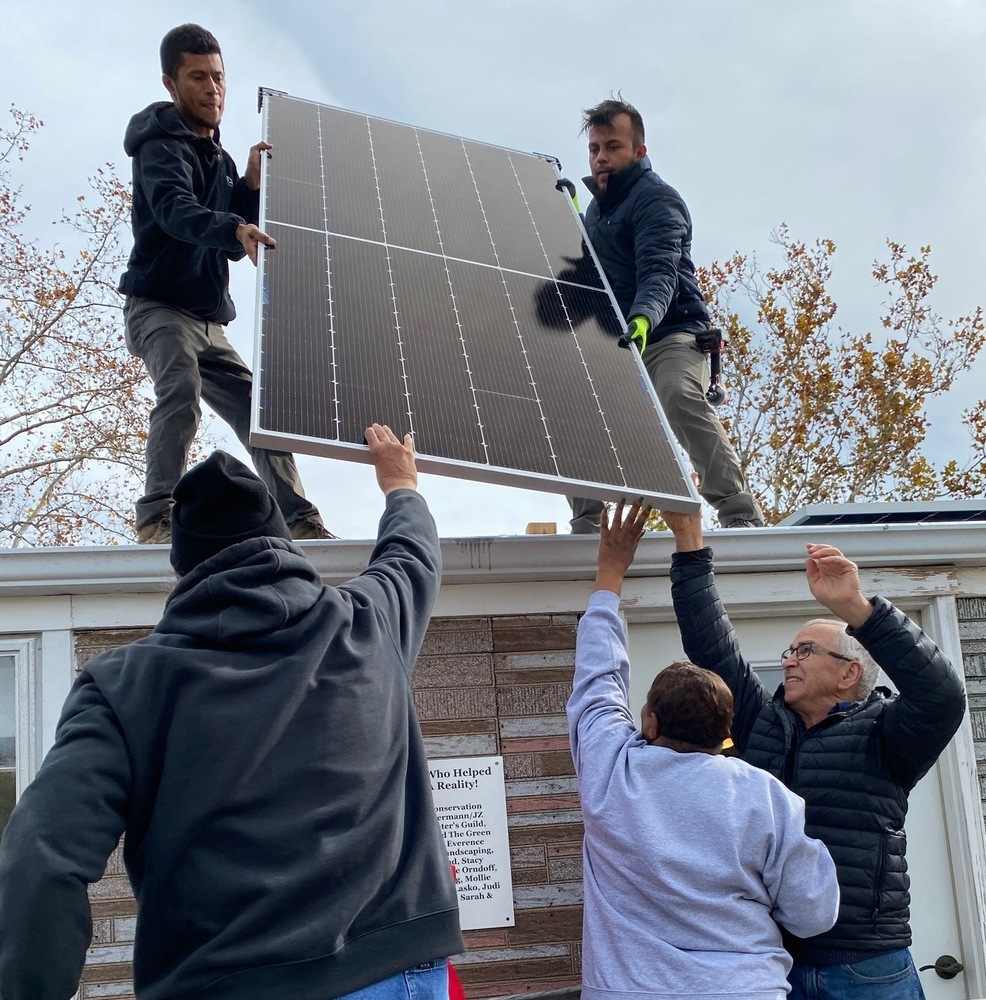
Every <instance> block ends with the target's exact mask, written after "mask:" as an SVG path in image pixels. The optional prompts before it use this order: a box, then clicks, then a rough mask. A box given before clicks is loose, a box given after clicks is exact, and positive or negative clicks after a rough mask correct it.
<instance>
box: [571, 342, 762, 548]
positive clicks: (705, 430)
mask: <svg viewBox="0 0 986 1000" xmlns="http://www.w3.org/2000/svg"><path fill="white" fill-rule="evenodd" d="M644 366H645V367H646V368H647V373H648V374H649V375H650V377H651V382H653V383H654V390H655V391H656V392H657V398H658V399H659V400H660V401H661V406H662V407H663V409H664V412H665V414H666V415H667V418H668V423H669V424H670V425H671V430H672V431H674V435H675V437H676V438H677V439H678V441H679V442H680V444H681V446H682V447H683V448H684V449H685V451H686V452H687V453H688V457H689V458H690V459H691V463H692V465H693V466H694V467H695V471H696V472H697V473H698V476H699V492H700V493H701V494H702V496H703V497H704V498H705V499H706V500H707V501H708V502H709V503H710V504H711V505H712V506H713V507H715V509H716V512H717V513H718V515H719V522H720V523H721V524H727V523H728V522H730V521H734V520H744V521H755V522H760V523H763V516H762V514H761V513H760V509H759V508H758V507H757V504H756V501H755V500H754V499H753V497H752V495H751V494H750V491H749V489H748V488H747V485H746V481H745V480H744V478H743V472H742V470H741V469H740V463H739V458H738V457H737V455H736V452H735V451H734V450H733V446H732V445H731V444H730V442H729V438H728V437H727V436H726V430H725V428H724V427H723V426H722V424H721V423H720V422H719V418H718V417H717V416H716V411H715V409H714V408H713V407H712V405H711V404H710V403H709V401H708V400H707V399H706V398H705V393H706V390H707V389H708V388H709V363H708V359H707V358H706V356H705V354H703V353H702V351H700V350H699V348H698V344H697V343H696V340H695V335H694V334H693V333H670V334H668V335H667V336H666V337H662V338H661V339H660V340H658V341H656V342H655V343H653V344H651V345H650V346H649V347H648V348H647V350H646V351H645V353H644ZM568 502H569V505H570V506H571V508H572V514H573V517H572V531H573V532H575V533H576V534H583V533H587V532H592V531H595V530H596V529H597V526H598V524H599V515H600V512H601V511H602V509H603V504H602V501H601V500H592V499H589V498H586V497H569V500H568Z"/></svg>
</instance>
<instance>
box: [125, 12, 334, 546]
mask: <svg viewBox="0 0 986 1000" xmlns="http://www.w3.org/2000/svg"><path fill="white" fill-rule="evenodd" d="M161 71H162V73H163V77H162V80H163V82H164V86H165V88H166V89H167V90H168V93H169V94H170V95H171V98H172V100H171V101H159V102H156V103H154V104H151V105H149V106H148V107H146V108H145V109H144V110H143V111H139V112H138V113H137V114H135V115H134V116H133V118H131V119H130V124H129V125H128V126H127V132H126V135H125V137H124V141H123V145H124V149H125V150H126V152H127V155H128V156H130V157H131V158H132V159H133V208H132V212H131V216H132V224H133V233H134V247H133V251H132V252H131V254H130V260H129V262H128V264H127V270H126V271H125V272H124V274H123V277H122V278H121V279H120V291H121V292H123V293H124V294H125V295H126V296H127V300H126V304H125V306H124V310H123V311H124V316H125V318H126V335H127V346H128V348H129V349H130V352H131V353H132V354H134V355H135V356H137V357H139V358H141V360H142V361H143V362H144V365H145V366H146V368H147V371H148V373H149V374H150V376H151V378H152V379H153V381H154V395H155V398H156V401H157V403H156V405H155V407H154V409H153V410H152V411H151V420H150V428H149V430H148V435H147V448H146V454H147V476H146V484H145V487H144V496H143V497H141V498H140V500H139V501H138V502H137V507H136V515H137V540H138V541H139V542H146V543H150V544H158V543H165V542H168V541H170V540H171V504H172V495H171V494H172V490H173V489H174V485H175V483H177V482H178V479H179V478H180V476H181V474H182V472H184V471H185V463H186V461H187V460H188V452H189V448H190V447H191V444H192V440H193V438H194V437H195V432H196V430H197V429H198V425H199V419H200V417H201V412H200V410H199V399H200V397H201V398H202V399H204V400H205V401H206V402H207V403H208V404H209V405H210V406H211V407H212V408H213V409H214V410H215V411H216V413H218V414H219V416H221V417H222V418H223V419H224V420H225V421H226V422H227V423H228V424H229V425H230V426H231V427H232V428H233V430H234V431H235V432H236V436H237V437H238V438H239V439H240V441H242V442H243V444H244V445H245V446H246V447H247V448H248V449H249V450H250V453H251V456H252V458H253V463H254V465H255V466H256V468H257V471H258V472H259V473H260V476H261V478H262V479H263V480H264V482H265V483H266V484H267V486H268V488H269V489H270V491H271V493H273V495H274V497H275V499H276V500H277V502H278V505H279V506H280V508H281V510H282V512H283V514H284V517H285V520H286V521H287V524H288V528H289V529H290V531H291V537H292V538H332V537H333V536H332V535H331V534H330V533H329V532H328V531H327V530H326V529H325V526H324V525H323V523H322V519H321V516H320V515H319V513H318V511H317V510H316V509H315V507H314V506H313V505H312V504H311V503H310V502H309V501H308V500H307V499H305V494H304V490H303V489H302V486H301V480H300V478H299V476H298V469H297V467H296V465H295V461H294V458H293V457H292V456H291V455H290V454H288V453H287V452H279V451H268V450H266V449H263V448H251V447H250V442H249V433H250V394H251V390H252V384H253V379H252V376H251V374H250V369H249V368H247V366H246V365H245V364H244V362H243V360H242V359H241V358H240V356H239V355H238V354H237V353H236V351H235V350H233V347H232V345H231V344H230V343H229V341H228V340H227V339H226V334H225V326H226V324H227V323H230V322H232V320H233V319H234V317H235V316H236V309H235V308H234V306H233V301H232V299H231V298H230V296H229V261H230V260H241V259H242V258H243V257H244V256H249V258H250V260H251V261H253V263H254V264H256V262H257V249H258V247H259V245H260V244H264V245H266V246H268V247H270V248H271V249H273V248H274V247H275V245H276V243H275V241H274V240H273V239H272V238H271V237H270V236H268V235H267V234H266V233H263V232H261V230H260V229H258V228H257V225H256V223H257V221H258V219H259V215H260V158H261V156H263V155H264V154H266V155H270V151H271V147H270V146H269V145H268V144H267V143H265V142H258V143H257V144H256V145H254V146H253V147H252V148H251V149H250V155H249V159H248V162H247V169H246V174H245V175H244V176H243V177H239V176H238V175H237V172H236V164H235V163H234V162H233V158H232V157H231V156H230V155H229V153H227V152H226V150H225V149H223V147H222V146H221V145H220V141H219V123H220V122H221V121H222V116H223V110H224V106H225V99H226V76H225V70H224V66H223V58H222V53H221V52H220V49H219V43H218V42H217V41H216V39H215V37H214V36H213V35H212V34H211V33H210V32H208V31H206V30H205V28H201V27H199V26H198V25H196V24H183V25H180V26H179V27H177V28H174V29H172V30H171V31H169V32H168V33H167V34H166V35H165V36H164V39H163V40H162V42H161Z"/></svg>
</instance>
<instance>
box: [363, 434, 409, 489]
mask: <svg viewBox="0 0 986 1000" xmlns="http://www.w3.org/2000/svg"><path fill="white" fill-rule="evenodd" d="M364 437H365V438H366V443H367V444H368V445H369V447H370V457H371V458H372V460H373V465H374V468H375V469H376V470H377V484H378V485H379V486H380V489H381V490H382V491H383V493H384V495H386V494H387V493H390V492H391V491H392V490H416V489H417V488H418V470H417V466H416V465H415V464H414V439H413V438H412V437H411V435H410V434H405V435H404V441H403V443H401V441H399V440H398V438H397V435H396V434H394V432H393V431H392V430H391V429H390V428H389V427H388V426H387V425H386V424H383V425H381V424H370V426H369V427H367V428H366V432H365V434H364Z"/></svg>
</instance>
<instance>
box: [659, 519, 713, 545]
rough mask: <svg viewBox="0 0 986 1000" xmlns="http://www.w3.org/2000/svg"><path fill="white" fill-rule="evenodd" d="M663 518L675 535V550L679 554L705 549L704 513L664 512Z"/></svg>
mask: <svg viewBox="0 0 986 1000" xmlns="http://www.w3.org/2000/svg"><path fill="white" fill-rule="evenodd" d="M661 517H662V519H663V520H664V523H665V524H666V525H667V526H668V527H669V528H670V529H671V533H672V534H673V535H674V543H675V548H676V549H677V550H678V551H679V552H697V551H698V550H699V549H701V548H703V547H704V545H705V542H704V541H703V539H702V512H701V511H700V510H697V511H694V512H692V513H690V514H686V513H683V512H682V511H680V510H662V511H661Z"/></svg>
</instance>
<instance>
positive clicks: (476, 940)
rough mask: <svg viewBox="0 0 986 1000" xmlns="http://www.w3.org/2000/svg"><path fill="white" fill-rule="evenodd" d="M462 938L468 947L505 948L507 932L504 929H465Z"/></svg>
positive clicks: (470, 948)
mask: <svg viewBox="0 0 986 1000" xmlns="http://www.w3.org/2000/svg"><path fill="white" fill-rule="evenodd" d="M462 939H463V941H465V942H466V948H468V949H469V950H470V951H471V950H472V949H473V948H503V947H506V944H507V932H506V929H504V930H500V931H498V930H485V931H463V932H462Z"/></svg>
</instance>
